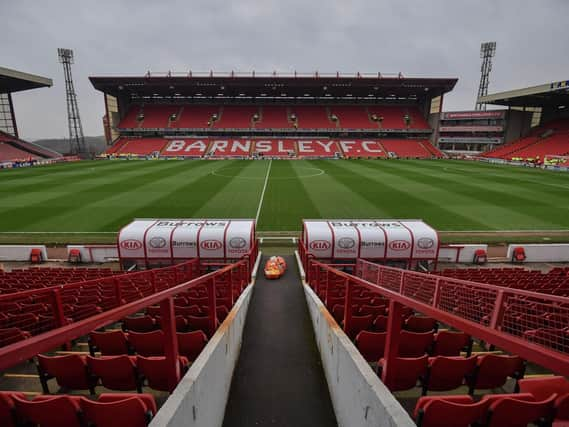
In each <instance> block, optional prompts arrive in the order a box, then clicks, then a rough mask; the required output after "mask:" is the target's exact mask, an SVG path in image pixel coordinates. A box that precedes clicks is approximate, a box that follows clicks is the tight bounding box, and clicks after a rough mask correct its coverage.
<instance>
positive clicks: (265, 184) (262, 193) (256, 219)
mask: <svg viewBox="0 0 569 427" xmlns="http://www.w3.org/2000/svg"><path fill="white" fill-rule="evenodd" d="M272 164H273V161H272V160H269V167H268V168H267V174H266V175H265V183H264V184H263V191H262V192H261V199H260V200H259V207H258V208H257V215H256V216H255V223H257V222H259V215H260V213H261V207H262V206H263V200H264V198H265V190H266V189H267V183H268V182H269V174H270V173H271V165H272Z"/></svg>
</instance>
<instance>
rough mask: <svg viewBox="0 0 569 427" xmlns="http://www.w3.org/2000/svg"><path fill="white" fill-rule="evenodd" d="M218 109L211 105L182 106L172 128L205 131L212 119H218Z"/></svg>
mask: <svg viewBox="0 0 569 427" xmlns="http://www.w3.org/2000/svg"><path fill="white" fill-rule="evenodd" d="M219 114H220V113H219V107H218V106H212V105H201V106H198V105H183V106H182V107H181V108H180V112H179V114H178V120H176V121H175V122H172V123H171V127H172V128H179V129H206V128H209V127H211V125H212V123H213V121H212V117H213V116H214V115H215V116H217V117H219Z"/></svg>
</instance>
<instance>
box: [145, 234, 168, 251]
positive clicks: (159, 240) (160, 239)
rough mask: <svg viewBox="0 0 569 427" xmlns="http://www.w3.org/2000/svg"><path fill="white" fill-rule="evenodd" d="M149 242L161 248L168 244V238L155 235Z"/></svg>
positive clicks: (154, 246)
mask: <svg viewBox="0 0 569 427" xmlns="http://www.w3.org/2000/svg"><path fill="white" fill-rule="evenodd" d="M148 243H149V244H150V246H151V247H152V248H155V249H160V248H163V247H164V246H166V239H164V238H163V237H153V238H152V239H150V242H148Z"/></svg>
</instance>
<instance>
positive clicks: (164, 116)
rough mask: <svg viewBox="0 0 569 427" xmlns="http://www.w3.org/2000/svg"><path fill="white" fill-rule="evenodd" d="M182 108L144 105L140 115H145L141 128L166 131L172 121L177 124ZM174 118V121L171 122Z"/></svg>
mask: <svg viewBox="0 0 569 427" xmlns="http://www.w3.org/2000/svg"><path fill="white" fill-rule="evenodd" d="M179 111H180V107H179V106H177V105H152V104H147V105H144V106H143V107H142V109H141V111H140V113H139V114H143V115H144V119H143V120H142V121H141V122H140V127H141V128H144V129H164V128H167V127H169V125H170V121H172V122H175V121H176V118H177V115H178V112H179ZM172 118H174V120H171V119H172Z"/></svg>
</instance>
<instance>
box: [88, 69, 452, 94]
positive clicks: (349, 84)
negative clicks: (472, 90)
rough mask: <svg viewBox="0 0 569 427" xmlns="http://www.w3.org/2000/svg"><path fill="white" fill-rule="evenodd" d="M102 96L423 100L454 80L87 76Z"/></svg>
mask: <svg viewBox="0 0 569 427" xmlns="http://www.w3.org/2000/svg"><path fill="white" fill-rule="evenodd" d="M89 80H90V81H91V83H92V84H93V86H94V87H95V89H97V90H100V91H101V92H104V93H106V94H109V95H112V96H115V97H123V96H125V95H126V96H128V97H130V98H139V97H148V98H158V99H159V98H169V99H176V98H180V99H182V98H197V99H199V98H215V99H227V98H229V99H243V100H247V99H252V98H256V99H263V98H266V99H274V98H278V99H290V98H295V99H304V98H307V99H314V98H317V99H330V100H334V99H345V100H346V99H370V100H375V99H386V100H406V99H412V100H419V101H420V100H424V99H430V98H434V97H436V96H439V95H442V94H444V93H446V92H449V91H451V90H452V89H453V88H454V86H455V85H456V82H457V81H458V79H456V78H423V77H421V78H417V77H405V76H402V75H401V74H398V75H382V74H380V73H375V74H361V73H356V74H350V75H347V74H340V73H331V74H324V73H313V74H300V73H291V74H277V73H270V74H260V73H255V72H251V73H233V72H230V73H215V72H211V73H192V72H188V73H183V74H180V73H162V74H154V73H147V74H146V75H144V76H138V77H136V76H124V77H117V76H112V77H90V78H89Z"/></svg>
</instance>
